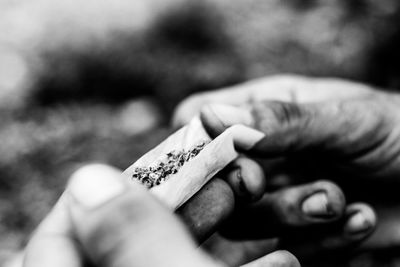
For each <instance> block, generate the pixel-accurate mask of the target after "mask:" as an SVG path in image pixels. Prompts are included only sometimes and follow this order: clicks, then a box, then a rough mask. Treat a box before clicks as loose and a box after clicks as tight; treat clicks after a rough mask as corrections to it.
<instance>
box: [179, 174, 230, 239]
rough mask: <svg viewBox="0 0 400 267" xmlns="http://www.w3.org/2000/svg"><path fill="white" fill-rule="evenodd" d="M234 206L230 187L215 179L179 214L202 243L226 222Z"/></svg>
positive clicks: (181, 209) (187, 203)
mask: <svg viewBox="0 0 400 267" xmlns="http://www.w3.org/2000/svg"><path fill="white" fill-rule="evenodd" d="M234 206H235V198H234V194H233V191H232V189H231V188H230V186H229V185H228V184H227V183H226V182H225V181H223V180H221V179H219V178H213V179H212V180H211V181H210V182H208V183H207V184H206V185H205V186H204V187H203V188H202V189H201V190H200V191H199V192H198V193H197V194H196V195H194V196H193V197H192V198H191V199H190V200H189V201H188V202H186V203H185V204H184V205H183V206H182V207H181V208H180V209H179V210H178V211H177V213H178V214H179V215H180V216H181V217H182V219H183V221H184V222H185V224H186V225H187V226H188V227H189V230H190V231H191V233H192V234H193V235H194V237H195V238H196V240H197V241H198V242H199V243H201V242H203V241H204V240H206V239H207V238H208V237H209V236H210V235H211V234H213V233H214V232H215V231H216V229H217V228H218V227H219V226H220V225H221V223H223V222H224V221H225V220H226V218H227V217H228V216H229V215H230V214H231V213H232V212H233V209H234Z"/></svg>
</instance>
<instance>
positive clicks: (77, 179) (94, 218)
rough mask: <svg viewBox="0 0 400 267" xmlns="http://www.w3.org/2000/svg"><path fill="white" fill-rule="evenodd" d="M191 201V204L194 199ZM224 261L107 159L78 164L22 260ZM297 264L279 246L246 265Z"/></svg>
mask: <svg viewBox="0 0 400 267" xmlns="http://www.w3.org/2000/svg"><path fill="white" fill-rule="evenodd" d="M192 205H193V204H192ZM99 265H101V266H121V267H122V266H152V267H155V266H223V264H222V263H219V262H216V261H215V260H213V259H212V258H211V257H210V256H208V255H207V254H206V253H204V252H203V251H202V250H200V249H197V247H196V245H195V243H194V242H193V240H192V239H191V237H190V235H189V233H188V232H187V231H186V229H185V227H184V226H183V224H182V223H181V222H180V221H179V220H178V219H177V217H176V216H173V215H172V214H171V213H170V212H169V211H168V210H167V209H166V208H165V207H164V206H163V205H162V204H161V203H159V202H158V201H157V200H156V199H155V198H153V196H152V195H151V194H150V193H149V192H148V191H147V190H146V189H145V188H144V187H142V186H141V185H139V184H136V183H134V182H132V181H129V180H126V179H125V177H122V176H121V172H119V171H118V170H115V169H113V168H110V167H107V166H103V165H91V166H87V167H84V168H82V169H80V170H78V171H77V172H76V173H75V174H74V175H73V177H72V179H71V181H70V183H69V186H68V188H67V190H66V191H65V192H64V194H63V195H62V197H61V198H60V200H59V202H58V203H57V205H56V206H55V207H54V209H53V210H52V212H51V213H50V214H49V215H48V216H47V218H46V219H45V220H44V221H43V222H42V223H41V225H40V226H39V228H38V229H37V230H36V232H35V233H34V235H33V237H32V239H31V240H30V242H29V244H28V247H27V249H26V252H25V260H24V264H23V266H27V267H33V266H40V267H50V266H51V267H53V266H59V267H63V266H68V267H83V266H99ZM278 265H279V266H299V264H298V262H297V260H296V259H295V258H294V257H293V256H292V255H291V254H289V253H288V252H285V251H278V252H275V253H272V254H270V255H267V256H265V257H263V258H261V259H259V260H257V261H254V262H252V263H249V264H248V265H246V266H249V267H251V266H278Z"/></svg>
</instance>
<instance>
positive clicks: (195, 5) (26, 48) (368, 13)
mask: <svg viewBox="0 0 400 267" xmlns="http://www.w3.org/2000/svg"><path fill="white" fill-rule="evenodd" d="M399 8H400V2H398V1H397V0H379V1H378V0H376V1H373V0H329V1H328V0H270V1H263V0H248V1H231V0H201V1H199V0H132V1H123V0H113V1H108V0H87V1H80V0H60V1H53V0H32V1H23V0H17V1H14V0H3V1H2V2H1V3H0V30H1V31H0V32H1V34H0V110H1V111H0V112H1V113H0V120H1V126H0V222H1V223H0V262H1V260H2V258H5V257H6V256H8V255H9V254H12V252H13V251H14V250H18V249H19V248H20V247H21V246H23V244H24V242H25V240H26V239H27V234H28V233H29V232H30V231H31V230H32V229H33V228H34V227H35V226H36V224H37V223H38V222H39V221H40V220H41V219H42V218H43V216H44V215H45V214H46V212H48V210H49V208H50V207H51V206H52V205H53V204H54V202H55V200H56V199H57V197H58V196H59V193H60V192H61V191H62V189H63V187H64V185H65V182H66V180H67V178H68V176H69V175H70V173H71V172H72V171H73V170H74V169H75V168H76V167H77V166H79V165H80V164H83V163H85V162H90V161H102V162H106V163H110V164H113V165H115V166H117V167H120V168H124V167H126V166H128V165H129V164H130V163H132V162H133V161H135V159H137V158H138V157H139V156H140V155H141V154H143V153H144V152H146V151H147V150H148V149H149V148H151V147H152V146H154V145H155V144H157V143H158V142H159V141H160V140H162V139H163V138H164V137H165V136H167V135H168V133H169V130H168V129H167V127H166V124H167V122H168V119H169V114H170V112H171V111H172V110H173V108H174V106H175V105H176V104H177V103H178V102H179V101H180V100H182V99H183V98H184V97H185V96H187V95H189V94H191V93H193V92H196V91H202V90H212V89H215V88H219V87H223V86H228V85H231V84H234V83H238V82H241V81H245V80H248V79H251V78H256V77H260V76H265V75H273V74H277V73H282V72H286V73H287V72H291V73H299V74H305V75H311V76H335V77H344V78H350V79H354V80H358V81H365V82H369V83H373V84H375V85H379V86H381V87H386V88H393V89H397V88H398V87H400V80H399V77H400V76H399V73H398V71H399V70H400V66H399V62H400V60H399V59H400V54H399V49H398V48H397V47H398V46H399V44H400V20H399V16H400V10H399ZM366 258H367V259H366ZM356 262H357V263H354V264H355V265H351V266H369V265H364V264H366V262H367V263H368V264H369V263H370V262H371V261H370V260H369V258H368V257H367V256H365V257H364V256H363V257H361V258H359V259H357V261H356ZM360 262H361V263H360ZM391 266H397V265H396V263H393V264H392V265H391ZM399 266H400V265H399Z"/></svg>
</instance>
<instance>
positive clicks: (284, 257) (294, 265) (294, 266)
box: [242, 250, 300, 267]
mask: <svg viewBox="0 0 400 267" xmlns="http://www.w3.org/2000/svg"><path fill="white" fill-rule="evenodd" d="M261 266H274V267H300V262H299V261H298V260H297V258H296V257H295V256H294V255H293V254H292V253H290V252H288V251H286V250H278V251H275V252H273V253H271V254H268V255H266V256H264V257H262V258H259V259H257V260H255V261H253V262H250V263H248V264H246V265H243V266H242V267H261Z"/></svg>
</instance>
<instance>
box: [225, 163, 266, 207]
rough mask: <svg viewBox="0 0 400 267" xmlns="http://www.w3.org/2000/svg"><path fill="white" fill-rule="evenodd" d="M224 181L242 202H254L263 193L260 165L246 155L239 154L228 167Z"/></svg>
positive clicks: (263, 185) (263, 183) (263, 181)
mask: <svg viewBox="0 0 400 267" xmlns="http://www.w3.org/2000/svg"><path fill="white" fill-rule="evenodd" d="M226 181H227V182H228V183H229V185H230V186H231V188H232V190H233V191H234V192H235V196H236V197H237V198H238V199H239V200H240V201H242V202H254V201H256V200H259V199H260V198H261V197H262V195H263V194H264V191H265V187H266V180H265V175H264V171H263V169H262V167H261V166H260V165H259V164H258V163H257V162H255V161H254V160H251V159H249V158H247V157H244V156H240V157H239V158H238V159H236V160H235V161H234V162H233V163H232V165H231V166H230V168H229V173H228V174H227V175H226Z"/></svg>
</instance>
